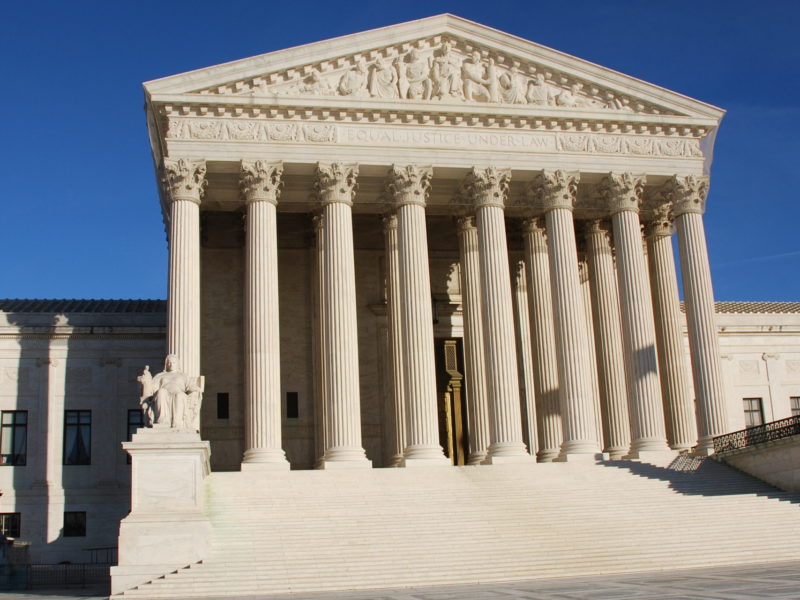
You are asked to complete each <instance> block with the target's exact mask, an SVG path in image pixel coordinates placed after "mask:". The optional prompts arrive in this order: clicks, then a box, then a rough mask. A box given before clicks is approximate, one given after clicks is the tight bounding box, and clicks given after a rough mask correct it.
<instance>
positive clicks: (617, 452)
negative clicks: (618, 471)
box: [603, 446, 630, 460]
mask: <svg viewBox="0 0 800 600" xmlns="http://www.w3.org/2000/svg"><path fill="white" fill-rule="evenodd" d="M629 450H630V449H629V448H628V447H623V446H614V447H612V448H606V449H605V450H603V456H608V458H606V459H605V460H622V459H623V458H625V456H627V455H628V451H629Z"/></svg>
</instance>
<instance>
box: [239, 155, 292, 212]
mask: <svg viewBox="0 0 800 600" xmlns="http://www.w3.org/2000/svg"><path fill="white" fill-rule="evenodd" d="M282 175H283V163H282V162H280V161H278V162H266V161H263V160H257V161H255V162H247V161H244V160H243V161H242V171H241V175H240V178H239V188H240V189H241V191H242V196H243V197H244V199H245V202H247V203H248V204H249V203H250V202H271V203H272V204H277V203H278V197H279V196H280V195H281V188H282V187H283V181H282V179H281V176H282Z"/></svg>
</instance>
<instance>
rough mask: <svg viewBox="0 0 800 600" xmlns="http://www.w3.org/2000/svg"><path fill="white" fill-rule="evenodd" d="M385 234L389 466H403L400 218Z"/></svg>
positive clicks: (390, 218) (389, 222) (387, 223)
mask: <svg viewBox="0 0 800 600" xmlns="http://www.w3.org/2000/svg"><path fill="white" fill-rule="evenodd" d="M383 235H384V244H385V254H386V299H387V308H388V311H387V316H388V321H389V363H390V369H391V382H392V407H393V409H394V452H393V453H392V458H391V459H390V461H389V466H391V467H399V466H402V465H403V451H404V450H405V448H406V398H405V392H404V388H405V383H404V381H403V372H404V371H403V333H402V326H401V319H400V303H401V300H400V266H399V264H398V263H399V260H400V258H399V256H398V242H397V215H396V214H390V215H387V216H386V217H384V218H383Z"/></svg>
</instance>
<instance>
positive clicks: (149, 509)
mask: <svg viewBox="0 0 800 600" xmlns="http://www.w3.org/2000/svg"><path fill="white" fill-rule="evenodd" d="M122 447H123V448H124V449H125V450H126V451H127V452H128V454H130V455H131V512H130V514H129V515H128V516H127V517H125V518H124V519H123V520H122V521H121V522H120V527H119V566H116V567H112V568H111V593H112V594H117V593H120V592H122V591H124V590H126V589H130V588H131V587H133V586H135V585H139V584H141V583H145V582H147V581H149V580H150V579H153V578H154V577H158V576H160V575H163V574H165V573H168V572H170V571H174V570H175V569H180V568H183V567H186V566H187V565H190V564H192V563H196V562H197V561H199V560H201V559H203V558H204V557H205V556H206V555H207V553H208V548H209V543H210V539H211V523H210V522H209V520H208V517H207V516H206V515H205V513H204V512H203V508H204V504H205V494H204V488H203V480H204V479H205V478H206V476H207V475H208V474H209V471H210V467H209V457H210V456H211V450H210V447H209V443H208V442H206V441H203V440H201V439H200V434H198V433H197V432H195V431H189V430H180V429H170V428H167V427H159V426H155V427H153V428H151V429H140V430H139V431H138V432H137V433H136V434H135V435H134V436H133V439H132V440H131V441H130V442H123V444H122Z"/></svg>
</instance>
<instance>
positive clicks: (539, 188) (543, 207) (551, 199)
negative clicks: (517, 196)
mask: <svg viewBox="0 0 800 600" xmlns="http://www.w3.org/2000/svg"><path fill="white" fill-rule="evenodd" d="M578 181H580V173H579V172H578V171H562V170H560V169H559V170H556V171H548V170H544V171H542V172H541V173H538V174H537V175H536V177H534V179H533V181H531V183H530V185H529V186H528V200H529V202H530V203H531V204H532V205H533V206H534V207H535V208H536V209H537V210H539V211H542V212H548V211H551V210H553V209H555V208H566V209H567V210H570V211H571V210H572V209H573V208H574V207H575V201H576V200H577V199H578Z"/></svg>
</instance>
